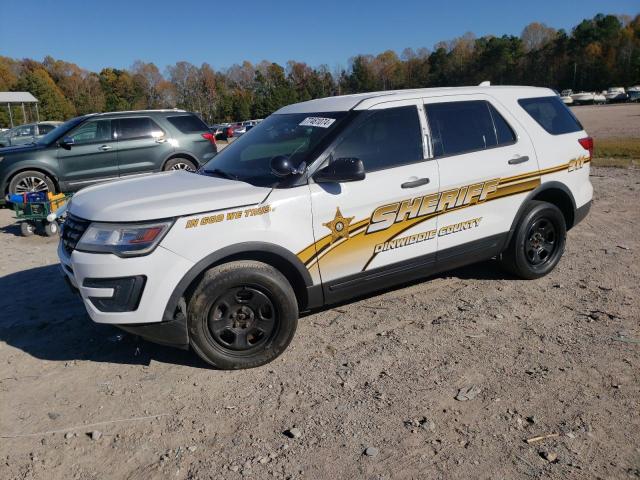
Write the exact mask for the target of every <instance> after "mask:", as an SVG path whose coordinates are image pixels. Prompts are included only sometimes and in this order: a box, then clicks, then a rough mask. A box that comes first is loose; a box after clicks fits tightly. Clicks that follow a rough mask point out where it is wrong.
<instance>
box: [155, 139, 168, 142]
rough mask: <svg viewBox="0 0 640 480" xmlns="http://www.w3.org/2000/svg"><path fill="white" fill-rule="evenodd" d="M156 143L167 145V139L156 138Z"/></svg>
mask: <svg viewBox="0 0 640 480" xmlns="http://www.w3.org/2000/svg"><path fill="white" fill-rule="evenodd" d="M156 143H167V139H166V138H156Z"/></svg>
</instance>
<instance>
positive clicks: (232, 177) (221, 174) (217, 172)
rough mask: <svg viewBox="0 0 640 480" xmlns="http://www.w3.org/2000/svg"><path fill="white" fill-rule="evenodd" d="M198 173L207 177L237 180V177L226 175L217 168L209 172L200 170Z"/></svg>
mask: <svg viewBox="0 0 640 480" xmlns="http://www.w3.org/2000/svg"><path fill="white" fill-rule="evenodd" d="M200 173H202V174H204V175H208V176H214V175H215V176H218V177H222V178H226V179H227V180H238V177H236V176H235V175H232V174H231V173H227V172H225V171H224V170H220V169H219V168H212V169H211V170H201V171H200Z"/></svg>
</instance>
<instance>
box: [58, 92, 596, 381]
mask: <svg viewBox="0 0 640 480" xmlns="http://www.w3.org/2000/svg"><path fill="white" fill-rule="evenodd" d="M592 151H593V141H592V139H591V138H590V137H588V136H587V134H586V132H585V131H584V130H583V127H582V125H580V122H579V121H578V120H577V119H576V118H575V116H574V115H573V114H572V113H571V112H570V111H569V110H568V109H567V107H566V106H565V105H564V104H563V103H562V101H561V100H560V98H559V97H558V96H557V95H556V94H555V93H554V92H553V91H551V90H549V89H543V88H533V87H466V88H464V87H463V88H446V89H439V88H433V89H420V90H405V91H402V90H401V91H395V92H389V91H387V92H377V93H376V92H373V93H367V94H358V95H349V96H343V97H330V98H324V99H317V100H311V101H308V102H303V103H299V104H295V105H289V106H287V107H284V108H281V109H280V110H278V111H277V112H276V113H275V114H273V115H271V116H270V117H269V118H267V119H266V120H265V121H264V122H262V123H260V125H258V126H256V127H254V129H253V131H252V133H251V135H248V136H246V137H244V138H241V139H240V140H238V141H236V142H234V143H232V144H231V145H229V146H228V147H227V148H225V149H224V150H222V151H221V152H220V154H218V155H217V156H216V157H215V158H214V159H213V160H212V161H210V162H209V163H208V164H207V165H205V166H204V167H203V168H202V169H201V170H199V172H198V174H196V175H193V174H187V173H185V172H175V173H172V174H169V175H158V176H152V177H147V178H138V179H134V180H131V181H127V182H114V183H112V184H106V185H101V186H99V187H93V188H89V189H86V190H83V191H81V192H80V193H78V194H76V195H75V196H74V198H73V199H72V201H71V203H70V205H69V209H68V214H69V215H68V218H67V220H66V222H65V224H64V228H63V231H62V237H61V241H60V245H59V248H58V255H59V258H60V263H61V266H62V270H63V272H64V275H65V276H66V278H67V280H68V281H69V282H70V283H71V285H72V286H73V287H75V288H77V289H78V290H79V292H80V295H81V298H82V301H83V302H84V305H85V307H86V309H87V311H88V313H89V316H90V317H91V318H92V319H93V320H94V321H95V322H98V323H107V324H112V325H117V326H119V327H120V328H122V329H124V330H127V331H129V332H133V333H135V334H138V335H140V336H142V337H146V338H149V339H152V340H155V341H158V342H161V343H164V344H170V345H175V346H180V347H182V348H189V347H191V348H192V349H193V350H194V351H195V352H196V353H197V354H198V355H199V356H200V357H202V358H203V359H204V360H205V361H207V362H209V363H210V364H211V365H213V366H215V367H218V368H226V369H237V368H249V367H256V366H258V365H262V364H265V363H267V362H269V361H271V360H273V359H274V358H276V357H277V356H278V355H280V354H281V353H282V352H283V351H284V350H285V349H286V347H287V345H289V343H290V342H291V339H292V338H293V336H294V333H295V331H296V326H297V322H298V312H304V311H308V310H310V309H315V308H320V307H322V306H324V305H330V304H334V303H338V302H344V301H346V300H349V299H352V298H354V297H357V296H360V295H363V294H370V293H371V292H374V291H377V290H381V289H385V288H389V287H391V286H393V285H397V284H400V283H405V282H408V281H412V280H415V279H418V278H422V277H425V276H429V275H433V274H435V273H437V272H440V271H444V270H447V269H450V268H455V267H459V266H462V265H465V264H470V263H473V262H478V261H482V260H487V259H490V258H494V257H495V258H497V259H499V260H500V262H501V263H502V265H503V266H504V267H505V268H506V269H508V270H509V271H510V272H512V274H514V275H516V276H517V277H519V278H523V279H535V278H539V277H542V276H544V275H546V274H548V273H550V272H551V271H552V270H553V269H554V268H555V267H556V265H557V264H558V262H559V261H560V258H561V257H562V254H563V252H564V250H565V242H566V231H567V230H568V229H570V228H572V227H573V226H574V225H576V224H577V223H578V222H580V221H581V220H582V219H583V218H584V217H585V216H586V215H587V213H588V211H589V207H590V204H591V198H592V194H593V188H592V186H591V183H590V180H589V166H590V161H591V155H592ZM105 254H108V255H105ZM571 261H572V262H576V261H580V260H579V259H578V258H577V257H575V256H574V257H573V258H572V259H571ZM540 285H542V284H533V286H532V287H531V288H534V287H535V288H538V287H540Z"/></svg>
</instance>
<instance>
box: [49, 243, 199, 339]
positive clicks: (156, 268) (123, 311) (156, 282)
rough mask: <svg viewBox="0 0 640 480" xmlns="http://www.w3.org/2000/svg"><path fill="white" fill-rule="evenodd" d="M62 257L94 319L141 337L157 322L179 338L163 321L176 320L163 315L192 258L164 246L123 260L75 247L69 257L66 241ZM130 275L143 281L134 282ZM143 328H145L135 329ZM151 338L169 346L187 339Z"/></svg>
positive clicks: (66, 274) (61, 249)
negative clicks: (141, 255)
mask: <svg viewBox="0 0 640 480" xmlns="http://www.w3.org/2000/svg"><path fill="white" fill-rule="evenodd" d="M58 258H59V259H60V266H61V269H62V271H63V273H64V275H65V276H66V278H67V280H68V281H69V283H70V284H71V287H72V288H74V289H77V290H78V292H79V293H80V296H81V297H82V301H83V303H84V306H85V308H86V310H87V312H88V314H89V316H90V317H91V319H92V320H93V321H94V322H96V323H107V324H112V325H115V326H119V327H127V330H128V331H132V332H134V330H138V331H139V332H140V333H138V334H139V335H141V336H143V337H144V336H147V337H149V335H148V334H149V332H151V331H152V330H153V329H152V328H151V326H152V325H156V326H158V328H160V329H161V330H162V331H167V332H173V333H171V334H170V335H169V337H171V336H174V335H177V336H178V337H180V335H178V334H177V331H176V328H175V327H177V326H178V325H177V324H176V323H174V325H173V327H174V328H173V329H172V328H167V326H166V325H162V324H166V323H172V322H163V315H164V312H165V308H166V306H167V303H168V301H169V298H170V297H171V294H172V293H173V291H174V289H175V287H176V286H177V285H178V282H180V280H181V279H182V278H183V277H184V276H185V275H186V273H187V272H188V271H189V270H190V269H191V267H192V266H193V262H191V261H190V260H187V259H186V258H184V257H181V256H180V255H177V254H175V253H173V252H172V251H170V250H167V249H166V248H163V247H162V246H158V247H157V248H156V249H155V250H154V251H153V252H152V253H151V254H149V255H146V256H143V257H132V258H120V257H117V256H116V255H112V254H99V253H86V252H79V251H77V250H74V251H73V252H72V253H71V255H68V254H67V252H66V251H65V250H64V248H63V247H62V243H60V244H59V245H58ZM132 278H133V279H142V278H143V279H144V280H134V281H131V280H130V279H132ZM119 290H120V293H119ZM109 310H111V311H109ZM165 320H166V319H165ZM174 320H175V319H174ZM172 321H173V320H172ZM184 323H185V324H186V322H184ZM141 326H142V327H144V328H137V327H141ZM128 327H131V328H128ZM185 328H186V327H185ZM145 334H147V335H145ZM165 336H166V335H165ZM150 339H151V340H155V341H159V342H160V343H170V344H174V343H181V342H182V341H183V340H184V339H183V338H177V339H176V340H180V341H179V342H173V341H171V338H166V339H165V340H164V341H161V339H154V338H150Z"/></svg>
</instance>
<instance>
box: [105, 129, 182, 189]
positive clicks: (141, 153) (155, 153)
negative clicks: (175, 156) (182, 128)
mask: <svg viewBox="0 0 640 480" xmlns="http://www.w3.org/2000/svg"><path fill="white" fill-rule="evenodd" d="M114 122H115V124H116V126H115V131H116V137H117V139H118V168H119V171H120V176H121V177H127V176H130V175H139V174H144V173H151V172H154V171H155V172H158V171H160V169H161V168H162V162H163V160H164V159H165V158H167V157H168V156H169V155H170V154H171V153H172V152H173V150H174V148H173V146H172V145H171V142H169V139H168V138H167V134H166V132H165V131H164V130H162V128H160V126H159V125H158V124H157V123H156V122H154V121H153V120H152V119H151V118H150V117H130V118H119V119H117V120H114Z"/></svg>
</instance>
